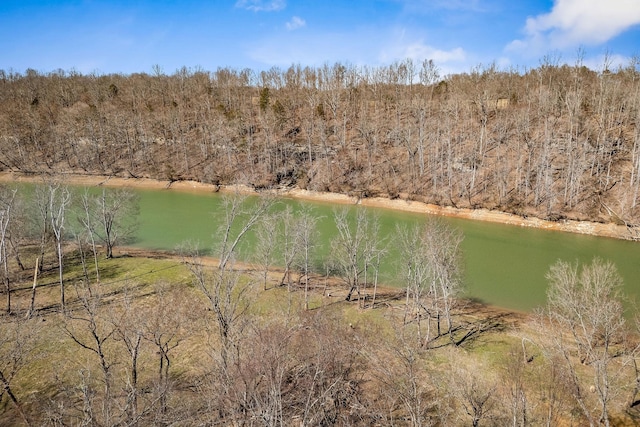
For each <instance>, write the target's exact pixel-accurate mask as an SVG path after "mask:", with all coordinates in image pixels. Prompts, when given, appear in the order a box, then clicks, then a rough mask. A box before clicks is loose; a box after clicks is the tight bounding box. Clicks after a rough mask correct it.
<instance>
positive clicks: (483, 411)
mask: <svg viewBox="0 0 640 427" xmlns="http://www.w3.org/2000/svg"><path fill="white" fill-rule="evenodd" d="M449 378H450V386H451V390H452V391H453V393H454V395H455V396H456V398H457V401H458V402H459V404H460V405H461V406H462V409H463V410H464V412H465V414H466V415H467V416H468V417H469V418H470V419H471V425H472V426H473V427H478V426H480V425H481V424H482V422H483V421H484V420H487V419H491V418H492V416H493V413H494V410H495V406H496V403H497V402H498V399H497V396H496V395H495V392H496V389H497V384H496V382H495V381H494V380H493V379H491V378H487V377H485V376H484V375H481V374H479V373H478V369H477V367H468V366H464V365H460V366H454V367H452V370H451V375H450V377H449Z"/></svg>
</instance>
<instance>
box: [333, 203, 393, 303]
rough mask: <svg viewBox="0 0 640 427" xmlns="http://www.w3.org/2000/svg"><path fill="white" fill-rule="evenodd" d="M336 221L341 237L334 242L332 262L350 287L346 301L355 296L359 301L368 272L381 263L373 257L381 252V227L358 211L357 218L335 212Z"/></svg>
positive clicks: (361, 211)
mask: <svg viewBox="0 0 640 427" xmlns="http://www.w3.org/2000/svg"><path fill="white" fill-rule="evenodd" d="M334 221H335V224H336V227H337V229H338V236H337V237H336V238H335V239H333V240H332V241H331V248H332V250H333V251H332V258H333V260H334V262H335V263H336V265H337V266H338V268H339V270H340V273H341V276H342V278H343V279H344V281H345V282H346V284H347V286H348V287H349V292H348V293H347V297H346V300H347V301H351V297H352V296H353V293H354V292H356V293H357V294H358V299H359V300H360V299H361V295H360V292H361V287H362V285H363V283H364V282H363V280H364V275H365V272H367V270H368V269H369V268H371V267H372V266H373V263H374V262H376V263H377V262H378V261H379V257H377V256H373V255H374V254H375V253H376V252H377V251H378V250H381V238H380V223H379V221H378V219H377V218H372V217H370V216H369V215H368V214H367V212H366V211H365V210H364V209H358V210H357V211H356V213H355V218H352V217H351V216H350V215H349V211H348V210H347V209H342V210H336V211H335V212H334ZM373 269H375V266H373ZM361 303H362V302H361Z"/></svg>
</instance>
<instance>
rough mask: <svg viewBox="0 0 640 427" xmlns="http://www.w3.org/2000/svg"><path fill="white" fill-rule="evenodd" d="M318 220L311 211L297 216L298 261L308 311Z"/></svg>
mask: <svg viewBox="0 0 640 427" xmlns="http://www.w3.org/2000/svg"><path fill="white" fill-rule="evenodd" d="M317 222H318V218H316V217H315V216H314V215H313V212H312V211H311V209H310V208H309V209H304V210H303V211H302V212H300V214H299V215H298V224H299V225H298V227H297V228H298V238H297V240H298V241H299V246H300V253H301V256H300V257H299V258H300V260H299V261H298V263H299V265H300V269H301V270H302V274H303V277H304V306H305V310H308V309H309V275H310V274H311V261H312V257H313V252H314V250H315V248H316V245H317V235H318V231H317V228H316V225H317Z"/></svg>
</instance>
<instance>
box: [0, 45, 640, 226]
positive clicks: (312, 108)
mask: <svg viewBox="0 0 640 427" xmlns="http://www.w3.org/2000/svg"><path fill="white" fill-rule="evenodd" d="M603 70H604V71H602V72H595V71H592V70H590V69H588V68H587V67H585V66H583V65H582V64H581V63H580V61H578V62H577V63H576V64H575V65H574V66H568V65H558V64H557V62H554V60H553V58H545V59H544V60H543V61H542V65H540V66H539V67H538V68H535V69H531V70H527V71H525V72H516V71H502V70H498V69H497V68H495V66H488V67H485V68H478V69H474V70H472V71H471V72H469V73H464V74H458V75H451V76H447V77H444V78H442V77H441V76H440V75H439V70H438V68H437V67H436V66H435V65H434V64H433V62H432V61H428V60H425V61H424V62H422V63H417V62H414V61H411V60H405V61H402V62H397V63H394V64H392V65H389V66H385V67H378V68H368V67H356V66H352V65H348V64H340V63H337V64H334V65H325V66H322V67H317V68H312V67H301V66H296V65H294V66H291V67H289V68H288V69H286V70H284V69H279V68H272V69H271V70H269V71H264V72H260V73H254V72H253V71H251V70H248V69H246V70H233V69H228V68H220V69H218V70H216V71H213V72H209V71H204V70H190V69H185V68H183V69H181V70H178V71H177V72H175V73H174V74H172V75H167V74H164V73H163V72H162V71H161V70H160V69H158V68H155V69H154V72H153V73H152V74H145V73H141V74H132V75H81V74H78V73H75V72H65V71H56V72H52V73H48V74H42V73H38V72H36V71H33V70H28V71H26V72H25V73H24V74H19V73H13V72H6V71H2V72H0V167H1V168H2V169H4V170H12V171H20V172H26V173H42V172H48V171H57V172H61V171H70V172H79V173H92V174H107V175H118V176H132V177H151V178H158V179H169V180H182V179H193V180H197V181H202V182H207V183H216V184H231V183H242V184H247V185H250V186H253V187H255V188H257V189H260V188H268V187H282V186H285V187H286V186H298V187H301V188H307V189H312V190H320V191H332V192H339V193H347V194H352V195H357V196H361V197H369V196H378V195H380V196H387V197H391V198H396V197H402V198H407V199H416V200H420V201H425V202H429V203H435V204H441V205H451V206H456V207H471V208H478V207H485V208H490V209H499V210H503V211H507V212H513V213H516V214H519V215H534V216H538V217H542V218H546V219H552V220H558V219H562V218H572V219H579V220H593V221H603V222H616V223H619V224H626V225H629V226H633V225H636V224H637V223H638V222H639V219H640V210H639V208H638V198H639V188H640V130H639V128H638V118H639V114H640V102H639V101H640V72H639V71H638V67H637V64H636V63H631V64H629V66H627V67H624V68H620V69H617V70H610V69H608V68H607V64H606V63H605V64H603Z"/></svg>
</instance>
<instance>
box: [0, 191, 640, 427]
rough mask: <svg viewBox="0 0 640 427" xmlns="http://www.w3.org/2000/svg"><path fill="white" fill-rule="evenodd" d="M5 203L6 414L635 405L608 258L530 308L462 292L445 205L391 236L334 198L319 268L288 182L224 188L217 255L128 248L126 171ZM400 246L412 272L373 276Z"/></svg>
mask: <svg viewBox="0 0 640 427" xmlns="http://www.w3.org/2000/svg"><path fill="white" fill-rule="evenodd" d="M23 189H24V188H22V190H23ZM0 202H1V204H0V231H1V234H0V237H1V240H0V261H1V264H2V271H3V279H4V283H5V288H4V294H5V297H6V298H7V299H6V301H7V306H6V311H7V312H6V313H4V314H3V315H2V317H0V383H1V384H2V386H1V387H2V388H1V389H0V390H1V391H0V398H1V400H0V424H6V425H55V426H63V425H104V426H114V425H238V426H239V425H267V426H276V425H278V426H282V425H292V426H293V425H295V426H299V425H305V426H306V425H308V426H317V425H362V426H364V425H411V426H430V425H431V426H450V425H473V426H480V425H513V426H529V425H591V426H596V425H607V426H608V425H624V424H625V423H626V425H633V424H634V423H637V422H638V421H639V420H640V414H639V413H638V411H637V409H636V406H637V404H638V384H640V382H639V381H638V380H639V378H638V370H637V364H636V357H637V354H638V353H637V343H636V341H635V325H634V324H629V323H627V322H626V320H625V319H627V318H631V316H628V317H625V316H623V309H622V306H621V297H622V295H621V294H620V288H621V279H620V276H619V275H618V273H617V272H616V270H615V267H614V266H613V265H611V264H610V263H607V262H606V261H603V260H599V259H594V260H593V261H592V262H590V263H588V264H583V265H578V264H569V263H565V262H558V263H556V264H554V265H553V266H551V267H550V269H549V272H548V280H549V293H548V305H547V307H546V308H544V309H541V311H540V312H539V313H537V314H536V315H531V316H525V315H515V314H512V313H511V314H510V313H505V312H501V311H497V310H491V309H489V308H487V307H482V306H481V305H479V304H474V303H473V302H471V301H466V300H464V299H462V298H460V291H461V288H462V283H461V272H460V265H461V263H460V257H461V254H460V247H459V245H460V242H461V240H462V236H461V234H460V232H459V231H458V230H456V229H454V228H452V227H451V226H449V225H446V224H445V223H443V222H439V221H428V222H426V223H425V224H423V225H420V226H417V227H416V228H412V229H398V230H397V233H395V234H396V238H395V240H394V241H393V242H384V241H382V240H381V239H380V237H379V234H378V231H379V227H378V223H377V221H376V219H375V217H373V218H372V217H369V216H366V215H364V214H363V211H356V212H355V213H348V212H347V211H345V210H336V211H335V213H334V222H335V226H336V229H337V233H336V237H335V238H334V239H333V240H332V241H331V251H330V252H331V255H330V256H329V257H328V258H327V259H326V260H321V262H322V263H324V264H325V267H324V268H323V269H324V270H325V272H320V271H318V270H319V269H318V268H317V267H314V268H312V266H314V265H315V266H317V265H318V260H317V259H316V257H315V255H314V254H315V253H316V251H317V250H318V239H317V237H318V236H317V233H318V232H317V230H316V227H315V225H316V221H317V218H316V217H315V216H314V212H313V210H311V209H305V210H302V211H298V212H295V213H294V212H292V211H290V210H285V211H284V212H283V213H282V212H281V213H280V214H279V215H277V216H276V215H274V214H273V213H272V212H273V209H272V207H273V206H274V205H275V204H277V203H278V201H277V199H274V198H269V197H263V198H260V200H259V202H258V203H255V202H252V203H247V202H246V200H244V199H243V198H242V197H240V196H238V195H228V196H225V201H224V203H223V207H222V208H221V211H220V212H218V213H217V214H218V215H219V216H220V218H224V219H223V221H222V224H223V226H222V227H221V228H220V230H219V232H218V233H217V234H216V236H217V241H216V248H215V252H214V253H215V258H203V257H200V256H198V254H197V252H196V251H195V250H193V249H190V248H188V247H186V246H185V248H183V249H182V251H181V256H179V257H178V256H174V257H173V258H171V257H166V258H163V257H160V256H155V257H142V256H139V257H136V256H127V255H125V254H120V255H118V254H117V253H116V252H114V250H113V249H114V247H116V245H119V244H120V243H121V242H122V240H120V239H122V238H124V237H126V236H127V235H130V232H131V230H132V229H133V228H132V227H133V226H135V221H134V220H133V218H134V217H135V214H136V204H137V201H136V198H135V196H134V195H133V194H132V193H131V192H130V191H129V190H126V189H118V190H108V189H100V190H93V191H85V192H82V191H80V192H75V193H74V192H71V191H69V189H68V188H67V187H65V186H64V185H61V184H60V183H56V182H53V181H49V182H46V183H45V184H43V185H41V186H38V187H36V188H35V189H34V190H33V193H31V194H29V197H26V198H25V197H24V196H23V194H21V193H20V192H18V190H16V189H11V188H7V187H4V188H2V191H0ZM250 232H251V233H254V234H255V236H256V240H255V241H256V243H255V248H254V250H255V254H254V256H255V259H254V263H253V264H252V265H250V266H249V265H246V264H242V263H239V262H238V261H236V258H237V256H238V253H237V251H238V247H239V245H241V244H242V242H243V241H244V240H245V239H246V238H247V236H248V235H249V234H248V233H250ZM391 248H393V249H394V250H397V251H400V253H401V254H402V259H403V260H405V261H406V265H403V266H402V271H401V273H400V274H402V275H403V277H404V278H405V287H404V288H402V289H395V290H389V289H384V288H381V289H378V284H377V271H378V266H379V264H380V261H381V259H383V258H384V256H385V255H386V253H387V251H388V250H391ZM114 255H116V256H114ZM275 265H278V266H279V267H278V268H275V267H274V266H275ZM326 272H331V273H332V274H333V275H334V276H331V277H329V276H328V275H327V274H326ZM65 290H66V294H65Z"/></svg>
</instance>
